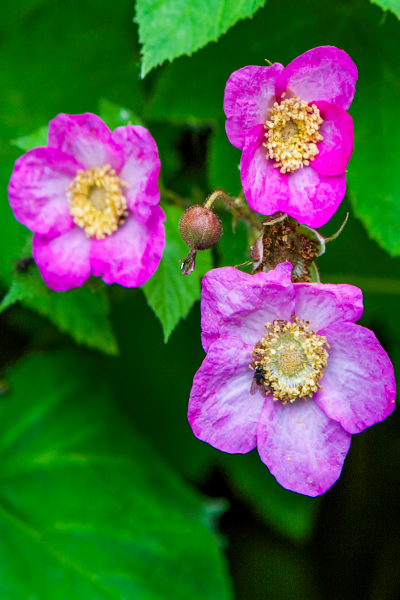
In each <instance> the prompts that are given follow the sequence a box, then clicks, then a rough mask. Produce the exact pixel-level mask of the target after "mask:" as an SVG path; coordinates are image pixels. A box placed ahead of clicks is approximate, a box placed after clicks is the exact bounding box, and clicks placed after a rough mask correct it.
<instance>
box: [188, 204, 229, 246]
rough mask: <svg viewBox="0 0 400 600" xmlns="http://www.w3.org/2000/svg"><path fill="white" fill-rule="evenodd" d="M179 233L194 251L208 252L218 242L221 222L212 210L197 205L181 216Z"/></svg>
mask: <svg viewBox="0 0 400 600" xmlns="http://www.w3.org/2000/svg"><path fill="white" fill-rule="evenodd" d="M179 231H180V233H181V236H182V237H183V239H184V240H185V242H186V243H187V245H188V246H190V248H191V249H192V250H208V249H209V248H212V247H213V246H215V244H216V243H217V242H218V240H219V238H220V237H221V234H222V227H221V221H220V220H219V218H218V217H217V215H216V214H215V213H214V212H213V211H212V210H211V209H209V208H205V207H204V206H200V205H195V206H191V207H190V208H188V209H187V210H186V211H185V212H184V213H183V215H182V216H181V219H180V221H179Z"/></svg>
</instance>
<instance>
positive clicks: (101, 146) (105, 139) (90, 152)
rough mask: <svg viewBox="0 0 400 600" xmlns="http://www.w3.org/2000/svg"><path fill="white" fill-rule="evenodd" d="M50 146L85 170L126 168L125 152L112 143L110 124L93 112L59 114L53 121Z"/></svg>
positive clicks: (48, 139) (50, 125)
mask: <svg viewBox="0 0 400 600" xmlns="http://www.w3.org/2000/svg"><path fill="white" fill-rule="evenodd" d="M47 143H48V145H49V146H51V147H53V148H57V149H58V150H61V151H62V152H65V153H66V154H70V155H71V156H73V157H74V158H75V159H76V160H77V161H79V162H80V163H82V165H83V166H84V168H85V169H90V168H94V167H103V166H105V165H110V166H111V167H112V168H113V169H115V170H116V171H119V170H120V169H121V168H122V166H123V160H124V159H123V152H122V149H121V148H120V147H119V146H118V145H117V144H116V143H115V142H114V141H113V139H112V137H111V131H110V130H109V128H108V127H107V125H106V124H105V123H104V122H103V121H102V120H101V119H100V117H98V116H97V115H93V114H92V113H84V114H82V115H66V114H59V115H57V116H56V117H55V119H53V120H52V121H50V123H49V133H48V137H47Z"/></svg>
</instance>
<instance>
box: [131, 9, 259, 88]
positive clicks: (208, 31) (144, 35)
mask: <svg viewBox="0 0 400 600" xmlns="http://www.w3.org/2000/svg"><path fill="white" fill-rule="evenodd" d="M264 3H265V0H137V3H136V17H135V20H136V22H137V23H138V25H139V39H140V41H141V43H142V44H143V50H142V54H143V59H142V77H144V76H145V75H146V73H148V72H149V71H151V69H153V68H154V67H156V66H157V65H161V64H162V63H163V62H164V61H166V60H169V61H171V60H173V59H174V58H176V57H177V56H181V55H182V54H189V55H190V54H192V53H193V52H195V51H196V50H198V49H199V48H202V46H205V45H206V44H208V43H209V42H216V41H217V39H218V38H219V37H220V36H221V35H222V34H223V33H225V32H226V31H227V30H228V29H229V28H230V27H232V25H234V24H235V23H236V22H237V21H238V20H239V19H245V18H246V17H251V15H252V14H253V13H254V12H255V11H256V10H257V9H258V8H260V7H261V6H263V5H264Z"/></svg>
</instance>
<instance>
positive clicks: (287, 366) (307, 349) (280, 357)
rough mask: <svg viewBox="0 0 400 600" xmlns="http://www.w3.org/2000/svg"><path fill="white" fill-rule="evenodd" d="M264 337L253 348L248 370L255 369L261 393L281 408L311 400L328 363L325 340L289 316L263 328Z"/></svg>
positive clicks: (306, 322)
mask: <svg viewBox="0 0 400 600" xmlns="http://www.w3.org/2000/svg"><path fill="white" fill-rule="evenodd" d="M265 329H266V333H265V336H264V337H263V338H262V339H261V340H260V341H259V342H257V344H256V345H255V346H254V349H253V352H252V356H253V360H252V362H251V364H250V368H251V369H253V370H254V371H255V370H256V369H258V370H257V373H259V374H260V375H261V377H260V375H259V380H261V381H262V379H263V382H261V383H260V385H263V386H264V388H265V392H266V393H267V394H268V393H270V392H272V394H273V399H274V401H277V400H282V403H283V404H286V403H287V402H294V401H295V400H296V398H305V397H307V396H308V397H310V398H311V397H312V395H313V393H315V392H318V391H319V390H321V389H322V386H321V385H320V384H319V383H318V382H319V381H320V379H321V378H322V377H323V376H324V370H325V367H326V365H327V362H328V352H327V348H329V347H330V346H329V344H328V343H327V340H326V337H325V336H323V335H317V334H316V333H314V331H310V322H309V321H304V320H301V321H299V319H298V318H297V317H295V316H292V321H291V322H289V321H284V320H281V319H278V320H276V321H274V322H273V323H267V324H266V325H265Z"/></svg>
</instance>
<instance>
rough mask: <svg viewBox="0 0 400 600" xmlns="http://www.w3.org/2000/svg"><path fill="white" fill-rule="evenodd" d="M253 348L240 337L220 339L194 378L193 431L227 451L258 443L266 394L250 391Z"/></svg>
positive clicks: (247, 449) (191, 396)
mask: <svg viewBox="0 0 400 600" xmlns="http://www.w3.org/2000/svg"><path fill="white" fill-rule="evenodd" d="M252 349H253V346H251V345H248V344H244V343H243V342H242V341H241V340H240V339H239V338H235V337H224V338H223V339H221V340H217V341H216V342H214V344H212V346H211V347H210V348H209V351H208V354H207V356H206V358H205V359H204V361H203V364H202V365H201V367H200V369H199V370H198V371H197V373H196V375H195V377H194V380H193V387H192V391H191V393H190V400H189V410H188V419H189V423H190V425H191V427H192V429H193V433H194V434H195V435H196V436H197V437H198V438H199V439H201V440H203V441H205V442H208V443H209V444H211V445H212V446H214V448H218V450H223V451H224V452H229V453H235V452H239V453H242V454H243V453H245V452H249V451H250V450H252V449H253V448H254V447H255V446H256V430H257V423H258V419H259V417H260V413H261V409H262V406H263V403H264V398H263V397H262V395H261V394H256V395H254V396H252V395H251V394H250V387H251V382H252V374H251V371H250V369H249V364H250V362H251V351H252Z"/></svg>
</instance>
